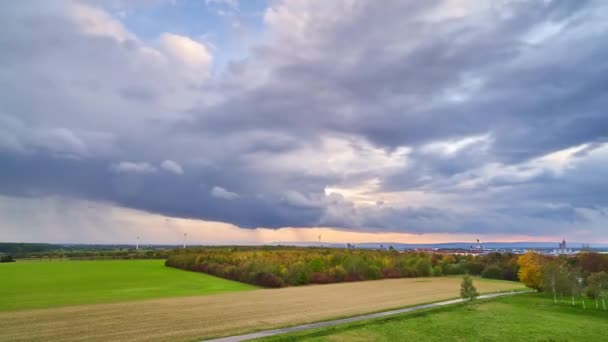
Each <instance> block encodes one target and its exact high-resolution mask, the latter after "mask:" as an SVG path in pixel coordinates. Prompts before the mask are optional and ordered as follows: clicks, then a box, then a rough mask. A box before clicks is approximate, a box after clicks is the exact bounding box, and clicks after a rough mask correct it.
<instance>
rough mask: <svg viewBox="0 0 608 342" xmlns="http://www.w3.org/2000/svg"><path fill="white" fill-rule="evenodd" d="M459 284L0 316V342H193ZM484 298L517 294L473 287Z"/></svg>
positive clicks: (393, 302)
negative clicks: (501, 293) (497, 294)
mask: <svg viewBox="0 0 608 342" xmlns="http://www.w3.org/2000/svg"><path fill="white" fill-rule="evenodd" d="M460 281H461V279H460V278H452V277H442V278H409V279H390V280H377V281H366V282H355V283H342V284H331V285H311V286H301V287H290V288H282V289H261V290H254V291H247V292H237V293H226V294H218V295H207V296H197V297H182V298H170V299H156V300H146V301H134V302H126V303H117V304H96V305H80V306H72V307H63V308H53V309H41V310H24V311H14V312H3V313H0V340H1V341H192V340H200V339H203V338H209V337H218V336H224V335H233V334H238V333H244V332H250V331H255V330H265V329H270V328H276V327H281V326H288V325H294V324H302V323H309V322H312V321H320V320H327V319H332V318H336V317H342V316H352V315H357V314H363V313H369V312H373V311H381V310H387V309H392V308H398V307H405V306H410V305H415V304H420V303H426V302H433V301H439V300H443V299H447V298H453V297H458V295H459V286H460ZM475 285H476V286H477V288H478V290H479V291H480V292H482V293H487V292H496V291H506V290H511V289H516V288H521V286H520V285H519V284H517V283H512V282H502V281H487V280H481V279H477V280H475Z"/></svg>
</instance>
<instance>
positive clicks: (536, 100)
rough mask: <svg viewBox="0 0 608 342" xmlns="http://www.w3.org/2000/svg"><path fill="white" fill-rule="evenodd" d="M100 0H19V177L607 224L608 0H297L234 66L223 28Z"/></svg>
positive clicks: (13, 123)
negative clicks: (216, 35)
mask: <svg viewBox="0 0 608 342" xmlns="http://www.w3.org/2000/svg"><path fill="white" fill-rule="evenodd" d="M209 3H210V4H211V5H214V2H213V1H210V2H209ZM229 3H230V4H232V5H231V8H235V9H238V8H239V6H238V3H237V2H229ZM96 5H98V4H97V3H95V2H80V1H66V2H44V3H41V2H36V1H31V2H30V1H19V2H10V3H9V2H7V3H3V4H2V5H0V6H1V8H2V10H1V11H0V21H1V22H3V23H4V24H3V26H4V29H3V30H2V32H0V51H2V53H0V64H2V65H3V66H4V68H3V70H2V71H1V72H0V103H2V104H3V105H2V106H1V107H0V165H2V168H0V195H3V196H8V197H9V198H10V197H13V198H19V197H34V198H44V197H46V196H60V197H66V198H73V199H80V200H86V201H94V202H95V201H96V202H105V203H112V204H113V205H116V206H118V207H126V208H133V209H139V210H143V211H147V212H150V213H156V214H162V215H168V216H174V217H181V218H192V219H203V220H212V221H222V222H227V223H230V224H234V225H237V226H240V227H244V228H254V227H267V228H280V227H317V226H321V227H335V228H338V229H342V230H349V231H366V232H379V231H382V232H407V233H421V234H422V233H427V234H428V233H452V234H512V235H513V236H515V235H517V236H521V235H522V234H523V235H530V236H546V235H548V234H554V235H561V234H563V235H568V236H575V237H578V239H579V240H585V239H587V240H593V239H598V238H604V237H603V236H604V235H605V234H604V233H605V229H606V222H607V220H606V210H607V208H608V197H607V196H606V195H605V194H606V193H608V182H606V181H605V179H604V178H605V176H604V175H606V174H608V115H607V114H606V111H605V108H608V96H606V90H605V89H606V86H607V85H608V78H607V76H606V75H608V58H607V57H608V41H607V40H606V39H605V37H606V36H607V34H608V24H607V23H608V5H607V4H606V3H605V2H604V1H559V0H554V1H542V2H540V1H456V0H455V1H439V0H437V1H424V2H420V1H362V0H361V1H359V0H344V1H326V2H302V1H291V0H283V1H277V2H275V3H272V5H270V6H269V7H268V8H266V9H265V10H264V11H263V16H262V18H261V19H260V20H262V24H263V27H264V34H263V35H262V37H261V38H260V39H259V41H258V42H257V44H255V46H254V47H252V48H251V49H250V51H249V54H248V56H247V57H246V58H244V59H240V60H234V61H232V62H230V63H229V64H228V65H227V66H226V68H225V70H222V71H221V72H213V63H214V61H215V60H216V56H215V54H220V55H221V54H222V51H217V50H214V49H213V48H212V47H211V45H210V44H209V43H208V42H206V41H204V40H201V39H198V38H196V37H189V36H185V35H181V34H179V33H176V32H161V33H160V34H158V36H157V37H155V38H152V39H150V38H148V37H147V38H145V39H144V38H142V37H139V36H138V35H137V34H136V33H134V32H133V31H131V30H129V29H128V28H127V26H126V25H125V24H124V23H123V22H122V21H121V20H120V18H119V16H117V15H114V14H113V13H112V12H111V11H110V10H108V9H104V8H101V7H96ZM32 210H34V209H32ZM604 239H605V238H604Z"/></svg>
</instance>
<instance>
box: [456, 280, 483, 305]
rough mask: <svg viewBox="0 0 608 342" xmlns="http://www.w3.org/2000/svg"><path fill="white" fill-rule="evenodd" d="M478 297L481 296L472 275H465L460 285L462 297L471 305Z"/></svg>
mask: <svg viewBox="0 0 608 342" xmlns="http://www.w3.org/2000/svg"><path fill="white" fill-rule="evenodd" d="M477 296H479V293H478V292H477V289H476V288H475V285H473V279H472V278H471V276H470V275H468V274H467V275H465V276H464V277H463V278H462V283H461V284H460V297H461V298H462V299H464V300H465V301H466V302H467V303H471V302H472V301H473V300H475V298H476V297H477Z"/></svg>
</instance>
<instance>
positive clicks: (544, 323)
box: [256, 294, 608, 342]
mask: <svg viewBox="0 0 608 342" xmlns="http://www.w3.org/2000/svg"><path fill="white" fill-rule="evenodd" d="M586 307H587V308H586V309H583V307H582V304H581V302H580V300H579V302H578V303H577V305H576V306H574V307H573V306H572V305H571V304H568V302H567V300H566V299H565V300H564V302H562V303H558V304H554V303H553V299H552V298H547V297H545V296H543V295H539V294H523V295H516V296H510V297H502V298H497V299H493V300H488V301H482V302H479V303H476V304H474V305H472V306H470V307H468V306H466V305H455V306H449V307H444V308H437V309H429V310H425V311H420V312H417V313H410V314H404V315H399V316H396V317H393V318H386V319H378V320H370V321H364V322H358V323H353V324H345V325H339V326H335V327H331V328H324V329H318V330H312V331H307V332H301V333H296V334H290V335H279V336H277V337H274V338H272V337H271V338H266V339H260V340H256V341H266V342H270V341H273V342H277V341H307V342H321V341H333V342H335V341H441V342H444V341H605V340H606V339H607V338H608V312H606V311H603V310H602V309H601V304H600V309H599V310H598V309H596V308H595V302H592V301H591V300H587V301H586Z"/></svg>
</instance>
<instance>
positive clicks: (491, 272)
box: [481, 265, 503, 279]
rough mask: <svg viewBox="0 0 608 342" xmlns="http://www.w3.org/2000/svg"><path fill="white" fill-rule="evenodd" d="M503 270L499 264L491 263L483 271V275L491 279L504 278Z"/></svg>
mask: <svg viewBox="0 0 608 342" xmlns="http://www.w3.org/2000/svg"><path fill="white" fill-rule="evenodd" d="M502 274H503V271H502V269H501V268H500V267H499V266H497V265H491V266H487V267H486V268H484V270H483V272H481V276H482V277H484V278H489V279H502Z"/></svg>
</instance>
